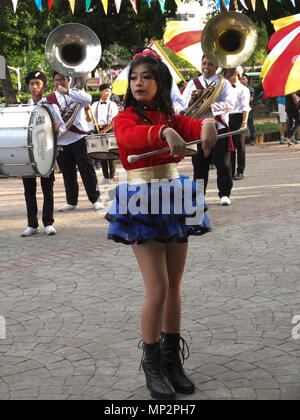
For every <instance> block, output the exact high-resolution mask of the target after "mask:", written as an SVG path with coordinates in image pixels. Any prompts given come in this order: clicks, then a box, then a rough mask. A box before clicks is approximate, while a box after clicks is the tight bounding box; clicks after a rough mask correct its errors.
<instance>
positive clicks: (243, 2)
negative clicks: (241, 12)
mask: <svg viewBox="0 0 300 420" xmlns="http://www.w3.org/2000/svg"><path fill="white" fill-rule="evenodd" d="M240 2H241V5H242V6H243V7H244V8H245V9H247V10H249V9H248V7H247V5H246V3H245V0H240Z"/></svg>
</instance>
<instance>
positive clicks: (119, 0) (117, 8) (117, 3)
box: [115, 0, 122, 13]
mask: <svg viewBox="0 0 300 420" xmlns="http://www.w3.org/2000/svg"><path fill="white" fill-rule="evenodd" d="M121 3H122V0H115V6H116V11H117V13H119V12H120V8H121Z"/></svg>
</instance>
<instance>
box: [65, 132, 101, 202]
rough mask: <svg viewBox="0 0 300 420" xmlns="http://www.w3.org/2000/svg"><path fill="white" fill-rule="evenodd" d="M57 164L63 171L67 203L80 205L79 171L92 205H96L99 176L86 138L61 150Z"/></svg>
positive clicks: (98, 193)
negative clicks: (87, 147) (88, 152)
mask: <svg viewBox="0 0 300 420" xmlns="http://www.w3.org/2000/svg"><path fill="white" fill-rule="evenodd" d="M57 163H58V165H59V167H60V169H61V171H62V174H63V177H64V183H65V189H66V197H67V203H68V204H71V205H73V206H76V205H77V203H78V193H79V187H78V182H77V169H76V166H77V167H78V169H79V172H80V175H81V179H82V182H83V185H84V188H85V191H86V193H87V196H88V198H89V200H90V202H91V203H95V202H96V201H97V200H98V198H99V196H100V192H99V188H98V181H97V175H96V172H95V169H94V165H93V161H92V159H91V158H90V157H89V156H88V154H87V150H86V141H85V138H82V139H80V140H78V141H76V142H75V143H72V144H69V145H68V146H62V147H61V148H60V151H59V154H58V157H57Z"/></svg>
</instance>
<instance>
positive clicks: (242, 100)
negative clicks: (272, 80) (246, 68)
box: [229, 81, 251, 180]
mask: <svg viewBox="0 0 300 420" xmlns="http://www.w3.org/2000/svg"><path fill="white" fill-rule="evenodd" d="M232 86H233V88H234V90H235V93H236V100H235V103H234V106H233V108H232V110H231V111H230V113H229V126H230V129H231V130H232V131H235V130H238V129H239V128H241V126H243V127H245V128H246V127H247V119H248V113H249V112H250V110H251V108H250V91H249V89H248V88H247V87H246V86H244V85H242V83H241V82H239V81H237V82H236V83H234V84H233V85H232ZM232 138H233V143H234V151H233V152H231V172H232V177H233V179H236V180H238V179H242V178H243V174H244V170H245V165H246V149H245V140H246V139H245V136H244V135H240V134H239V135H235V136H232ZM235 151H237V171H236V173H235V167H236V152H235Z"/></svg>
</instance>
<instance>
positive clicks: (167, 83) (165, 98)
mask: <svg viewBox="0 0 300 420" xmlns="http://www.w3.org/2000/svg"><path fill="white" fill-rule="evenodd" d="M140 64H145V65H147V67H148V70H149V72H150V73H151V74H152V75H153V76H154V79H155V81H156V83H157V92H156V95H155V97H154V100H155V102H156V106H157V107H158V108H159V109H160V110H161V111H162V112H164V114H165V115H166V120H167V121H168V119H169V117H171V118H172V119H173V120H174V122H175V124H176V120H175V117H174V112H173V109H172V101H171V87H172V83H173V78H172V75H171V73H170V70H169V69H168V67H167V66H166V64H165V63H163V62H162V61H161V60H160V59H158V58H156V57H154V56H152V55H145V56H139V57H137V58H136V59H135V60H133V61H132V62H131V64H130V67H129V72H128V88H127V92H126V96H125V103H124V106H125V109H126V108H127V107H129V106H132V107H133V108H134V109H135V111H136V113H137V114H138V115H139V116H140V117H141V118H142V119H146V120H148V121H149V122H150V123H151V124H153V123H152V121H151V120H150V119H149V118H148V117H147V116H146V115H145V114H144V112H143V109H144V105H143V104H141V103H140V102H138V101H137V100H136V99H135V98H134V97H133V95H132V92H131V88H130V79H131V74H132V72H133V70H134V69H135V67H136V66H139V65H140Z"/></svg>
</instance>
